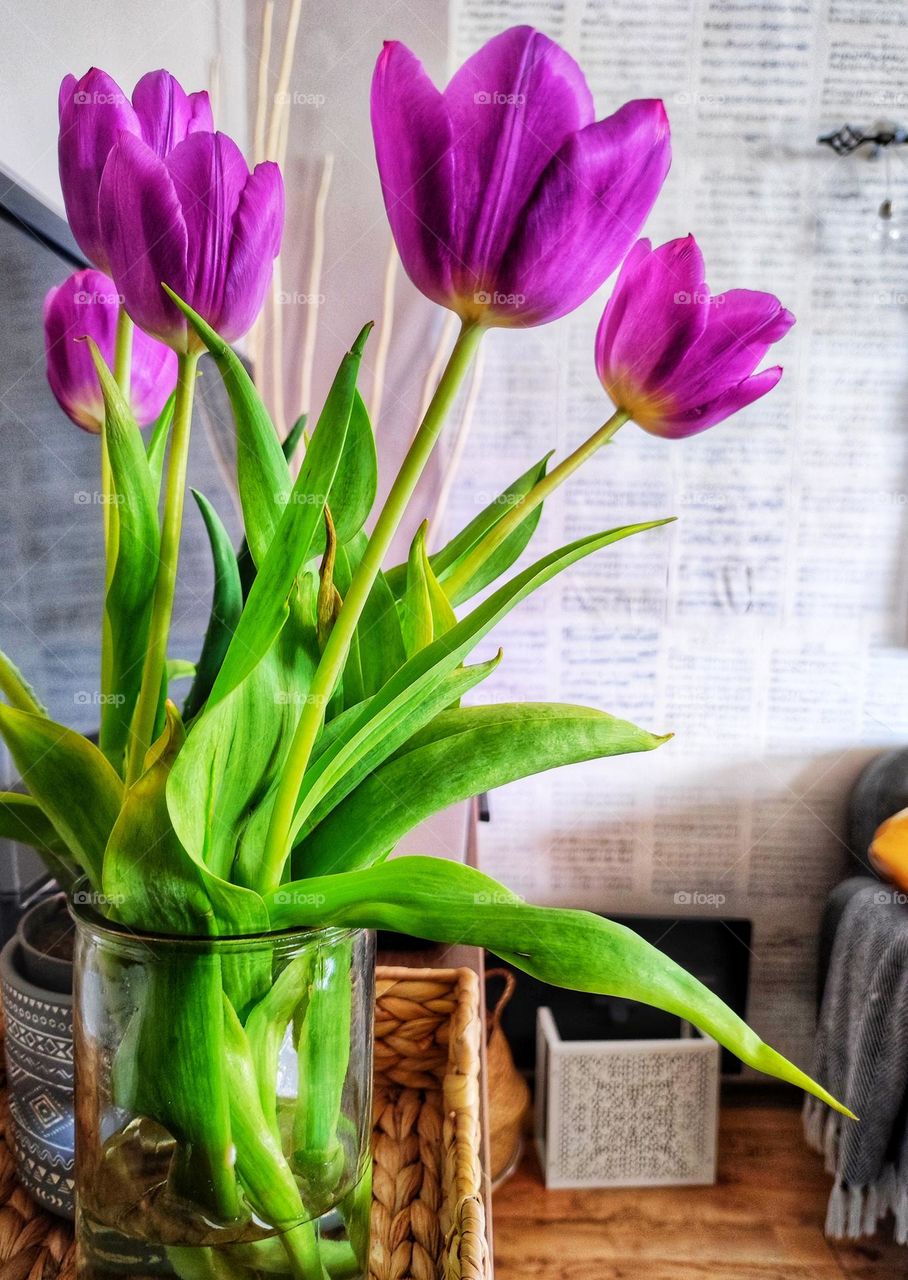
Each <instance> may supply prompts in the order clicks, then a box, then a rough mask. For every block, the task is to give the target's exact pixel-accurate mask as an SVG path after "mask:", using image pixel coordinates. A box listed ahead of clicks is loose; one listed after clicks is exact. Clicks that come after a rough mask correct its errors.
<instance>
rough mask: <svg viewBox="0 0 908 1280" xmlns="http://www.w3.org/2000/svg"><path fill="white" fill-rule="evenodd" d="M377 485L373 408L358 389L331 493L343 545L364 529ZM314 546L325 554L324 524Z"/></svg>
mask: <svg viewBox="0 0 908 1280" xmlns="http://www.w3.org/2000/svg"><path fill="white" fill-rule="evenodd" d="M377 488H378V457H377V455H376V452H375V436H374V435H373V432H372V423H371V422H370V421H369V412H368V410H367V409H366V406H365V404H364V403H363V398H362V396H361V395H360V394H359V392H358V391H356V392H355V394H354V397H353V405H352V407H351V411H350V423H349V426H348V428H347V434H346V437H345V439H344V447H343V451H342V452H341V456H340V461H339V463H338V467H337V473H336V475H335V477H334V482H333V483H332V485H331V492H330V494H329V495H328V506H329V507H330V508H331V515H332V517H333V519H334V532H335V534H336V536H337V541H338V543H339V544H340V545H343V544H344V543H346V542H350V540H351V539H352V538H355V537H356V535H357V534H358V533H359V532H360V531H361V529H362V527H363V525H364V524H365V523H366V520H367V519H368V518H369V512H370V511H371V510H372V504H373V502H374V501H375V491H376V489H377ZM312 549H313V554H315V555H322V553H323V552H324V550H325V531H324V529H323V528H322V529H320V530H319V532H318V534H317V535H316V537H315V539H314V541H313V547H312Z"/></svg>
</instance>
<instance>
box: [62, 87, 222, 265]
mask: <svg viewBox="0 0 908 1280" xmlns="http://www.w3.org/2000/svg"><path fill="white" fill-rule="evenodd" d="M59 108H60V140H59V144H58V152H59V161H60V184H61V186H62V187H63V202H64V204H65V206H66V216H67V218H68V219H69V225H70V227H71V228H72V233H73V235H74V236H75V238H76V241H77V242H78V245H79V248H80V249H81V250H82V252H83V253H84V254H85V256H86V257H87V258H89V259H90V260H91V261H92V262H93V263H95V265H96V266H98V267H100V268H101V269H102V270H104V271H109V270H110V264H109V262H108V261H107V255H106V252H105V250H104V245H103V243H102V241H101V234H100V229H99V225H98V190H99V188H100V185H101V175H102V173H103V172H104V165H105V164H106V162H107V157H108V155H109V154H110V151H111V149H112V147H113V146H114V145H115V143H116V142H117V139H118V137H119V135H120V134H121V133H131V134H134V135H135V137H137V138H142V139H143V141H145V142H147V143H148V145H149V146H150V147H151V148H152V149H153V150H154V152H155V154H156V155H159V156H162V157H163V156H166V155H167V154H168V153H169V152H170V151H172V150H173V148H174V147H175V146H176V145H177V144H178V143H180V142H182V141H183V140H184V139H185V138H187V137H188V136H189V135H190V134H191V133H196V132H199V131H202V132H206V133H211V131H212V130H213V128H214V125H213V123H212V119H211V106H210V105H209V102H208V94H207V93H204V92H203V93H189V94H187V93H186V92H185V91H184V90H183V89H182V87H181V86H180V84H179V83H178V82H177V81H176V80H175V79H174V78H173V76H172V75H170V73H169V72H167V71H149V73H148V74H147V75H145V76H143V77H142V79H141V80H140V81H139V83H138V84H137V85H136V87H135V89H134V90H133V93H132V102H130V100H129V98H127V96H126V94H125V93H124V92H123V91H122V89H121V88H120V87H119V85H118V84H117V82H116V81H115V80H113V79H111V77H110V76H109V75H107V73H106V72H104V71H99V70H98V69H97V67H92V68H91V70H90V71H88V72H86V74H85V75H84V76H82V78H81V79H80V80H77V79H76V77H75V76H66V77H65V78H64V80H63V83H62V84H61V85H60V102H59Z"/></svg>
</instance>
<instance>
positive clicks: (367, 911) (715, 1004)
mask: <svg viewBox="0 0 908 1280" xmlns="http://www.w3.org/2000/svg"><path fill="white" fill-rule="evenodd" d="M266 901H267V904H268V910H269V913H270V915H271V923H272V925H273V927H274V928H276V929H286V928H291V927H299V926H324V925H339V926H343V927H345V928H363V929H390V930H393V931H395V932H397V933H411V934H415V935H416V936H417V937H420V938H428V939H430V940H431V941H433V942H445V943H467V944H469V945H471V946H474V947H485V948H487V949H488V950H489V951H492V952H494V953H495V955H498V956H501V958H502V959H503V960H506V961H507V962H508V963H509V964H513V965H514V966H515V967H516V968H518V969H522V970H524V972H526V973H529V974H531V975H532V976H533V977H534V978H538V979H539V980H540V981H542V982H550V983H553V984H554V985H555V986H560V987H567V988H569V989H570V990H573V991H590V992H595V993H597V994H600V995H611V996H621V997H623V998H624V999H627V1000H639V1001H642V1003H643V1004H649V1005H653V1006H654V1007H655V1008H657V1009H664V1010H665V1011H666V1012H667V1013H673V1014H675V1015H677V1016H678V1017H679V1018H684V1019H686V1020H687V1021H689V1022H693V1023H694V1025H695V1026H697V1027H699V1028H700V1030H701V1031H703V1032H705V1034H706V1035H710V1036H712V1037H713V1038H714V1039H716V1040H718V1042H719V1043H720V1044H722V1045H724V1046H725V1047H726V1049H730V1050H731V1052H732V1053H734V1054H737V1056H738V1057H739V1058H740V1059H741V1061H742V1062H746V1063H747V1064H748V1066H751V1067H755V1068H756V1070H758V1071H763V1072H765V1073H766V1074H767V1075H771V1076H775V1077H776V1078H777V1079H779V1080H785V1081H787V1082H788V1083H789V1084H794V1085H797V1086H798V1087H799V1088H801V1089H804V1090H806V1091H807V1092H808V1093H811V1094H813V1095H814V1096H815V1097H817V1098H820V1099H821V1100H822V1101H823V1102H825V1103H827V1104H828V1105H829V1106H831V1107H833V1108H834V1109H835V1110H836V1111H840V1112H842V1113H843V1114H845V1115H850V1114H851V1113H850V1112H849V1111H848V1110H847V1109H846V1108H845V1107H843V1106H842V1104H841V1103H840V1102H837V1101H836V1099H835V1098H833V1097H832V1096H831V1095H830V1094H829V1093H827V1092H826V1090H825V1089H823V1088H822V1087H821V1086H820V1085H818V1084H816V1083H815V1082H814V1081H813V1080H811V1079H810V1077H809V1076H807V1075H805V1073H804V1072H803V1071H800V1070H799V1069H798V1068H797V1067H796V1066H794V1065H793V1064H792V1063H791V1062H788V1061H787V1059H785V1058H783V1057H782V1055H781V1054H779V1053H777V1052H776V1051H775V1050H774V1049H772V1048H770V1046H769V1045H767V1044H764V1042H763V1041H762V1040H761V1039H760V1038H759V1036H757V1035H756V1033H755V1032H753V1031H752V1030H751V1029H750V1027H748V1025H747V1023H746V1022H743V1021H742V1020H741V1019H740V1018H739V1017H738V1015H737V1014H736V1013H733V1012H732V1010H731V1009H729V1008H728V1006H727V1005H726V1004H725V1003H724V1002H723V1001H722V1000H720V999H719V997H718V996H717V995H714V994H713V992H712V991H710V990H709V988H708V987H705V986H704V985H703V983H702V982H699V981H698V980H697V979H696V978H694V977H692V976H691V974H689V973H685V971H684V970H683V969H682V968H681V967H680V965H677V964H675V962H674V961H673V960H670V959H669V958H668V956H665V955H663V954H662V952H661V951H657V950H656V948H655V947H653V946H651V945H650V944H649V943H648V942H644V940H643V939H642V938H641V937H639V935H637V934H636V933H634V932H633V931H632V930H630V929H627V928H625V927H624V926H623V925H619V924H615V923H614V922H613V921H611V920H606V919H604V918H603V917H602V916H597V915H593V914H591V913H590V912H588V911H573V910H568V909H563V908H559V907H534V906H530V905H529V904H527V903H525V902H524V901H523V900H522V899H521V898H519V897H518V896H517V895H516V894H513V893H510V892H509V891H508V890H507V889H506V888H505V887H504V886H503V885H501V884H499V883H498V882H497V881H495V880H493V879H491V877H489V876H486V875H483V874H482V872H480V871H476V870H474V869H473V868H472V867H467V866H464V865H463V864H461V863H455V862H448V861H446V860H443V859H440V858H421V857H407V858H394V859H392V860H391V861H390V862H386V863H383V864H382V865H381V866H377V867H372V868H371V869H369V870H368V871H356V872H353V873H348V874H345V875H334V876H318V877H314V878H312V879H306V880H301V881H293V882H290V883H288V884H284V885H282V886H281V887H280V889H278V890H276V891H275V892H274V893H273V894H271V895H269V896H268V898H267V899H266Z"/></svg>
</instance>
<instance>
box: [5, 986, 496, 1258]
mask: <svg viewBox="0 0 908 1280" xmlns="http://www.w3.org/2000/svg"><path fill="white" fill-rule="evenodd" d="M479 1008H480V1005H479V986H478V979H477V977H476V975H475V974H474V973H473V972H471V971H470V970H469V969H405V968H400V969H393V968H387V967H381V966H380V967H379V969H378V972H377V974H376V991H375V1102H374V1108H373V1138H372V1146H373V1156H374V1177H373V1192H372V1194H373V1199H372V1250H371V1256H370V1264H369V1275H370V1280H488V1277H489V1276H490V1274H491V1267H490V1261H489V1254H488V1246H487V1237H486V1222H485V1209H484V1202H483V1198H482V1168H481V1162H480V1156H479V1150H480V1147H479V1142H480V1138H479V1043H480V1036H481V1033H482V1027H481V1023H480V1013H479ZM0 1029H2V1022H0ZM9 1126H10V1118H9V1107H8V1104H7V1092H6V1068H5V1064H4V1062H3V1059H2V1055H0V1280H75V1274H76V1273H75V1249H74V1246H73V1239H72V1228H71V1227H70V1226H69V1224H68V1223H65V1222H62V1221H61V1220H60V1219H59V1218H54V1217H52V1216H51V1215H50V1214H47V1213H45V1212H44V1210H43V1209H40V1208H38V1206H37V1205H36V1204H35V1203H34V1202H33V1201H32V1200H31V1199H30V1198H29V1197H28V1196H27V1195H26V1193H25V1191H24V1190H23V1189H22V1187H21V1186H20V1185H19V1183H18V1181H17V1179H16V1170H15V1164H14V1162H13V1155H12V1150H11V1143H10V1132H9Z"/></svg>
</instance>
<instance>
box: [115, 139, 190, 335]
mask: <svg viewBox="0 0 908 1280" xmlns="http://www.w3.org/2000/svg"><path fill="white" fill-rule="evenodd" d="M194 136H195V137H199V138H204V137H206V136H208V135H205V134H197V135H194ZM188 145H189V143H183V144H182V146H188ZM178 150H179V148H178ZM98 205H99V211H100V217H101V231H102V235H103V238H104V243H105V247H106V249H107V252H108V255H109V257H110V264H111V274H112V275H113V277H114V280H115V281H116V283H117V288H118V289H119V290H120V292H121V293H122V294H123V296H124V298H125V302H126V309H127V311H128V312H129V313H130V315H131V316H132V317H133V319H134V320H135V321H136V323H137V324H140V325H141V326H142V328H143V329H145V330H146V332H148V333H152V334H154V336H155V337H157V338H160V339H161V341H162V342H166V343H167V344H168V345H169V346H173V347H174V348H175V349H176V350H180V349H182V348H183V345H184V343H185V341H186V334H187V329H186V320H185V318H184V317H183V315H182V313H181V312H180V311H179V310H178V309H177V307H176V306H174V304H173V303H172V302H171V301H170V299H169V298H168V297H167V295H166V294H165V293H164V290H163V289H162V288H161V283H162V281H163V282H165V283H166V284H168V285H170V286H171V288H173V289H174V290H176V292H177V293H180V294H181V295H182V294H183V293H185V292H187V288H186V283H187V265H186V264H187V257H188V253H189V237H188V235H187V228H186V220H185V218H184V216H183V209H182V207H181V205H180V201H179V199H178V197H177V192H176V189H175V186H174V182H173V180H172V179H171V176H170V173H169V171H168V167H167V164H166V163H165V162H164V161H163V160H161V159H159V158H158V157H157V156H156V155H155V153H154V152H153V151H152V149H151V147H149V146H147V145H146V144H145V143H144V142H143V141H142V140H141V138H136V137H133V136H131V135H127V134H122V135H121V136H120V140H119V142H118V143H117V145H116V146H115V147H114V148H113V150H112V151H111V153H110V157H109V159H108V161H107V164H106V165H105V168H104V175H103V177H102V179H101V193H100V198H99V201H98Z"/></svg>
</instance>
